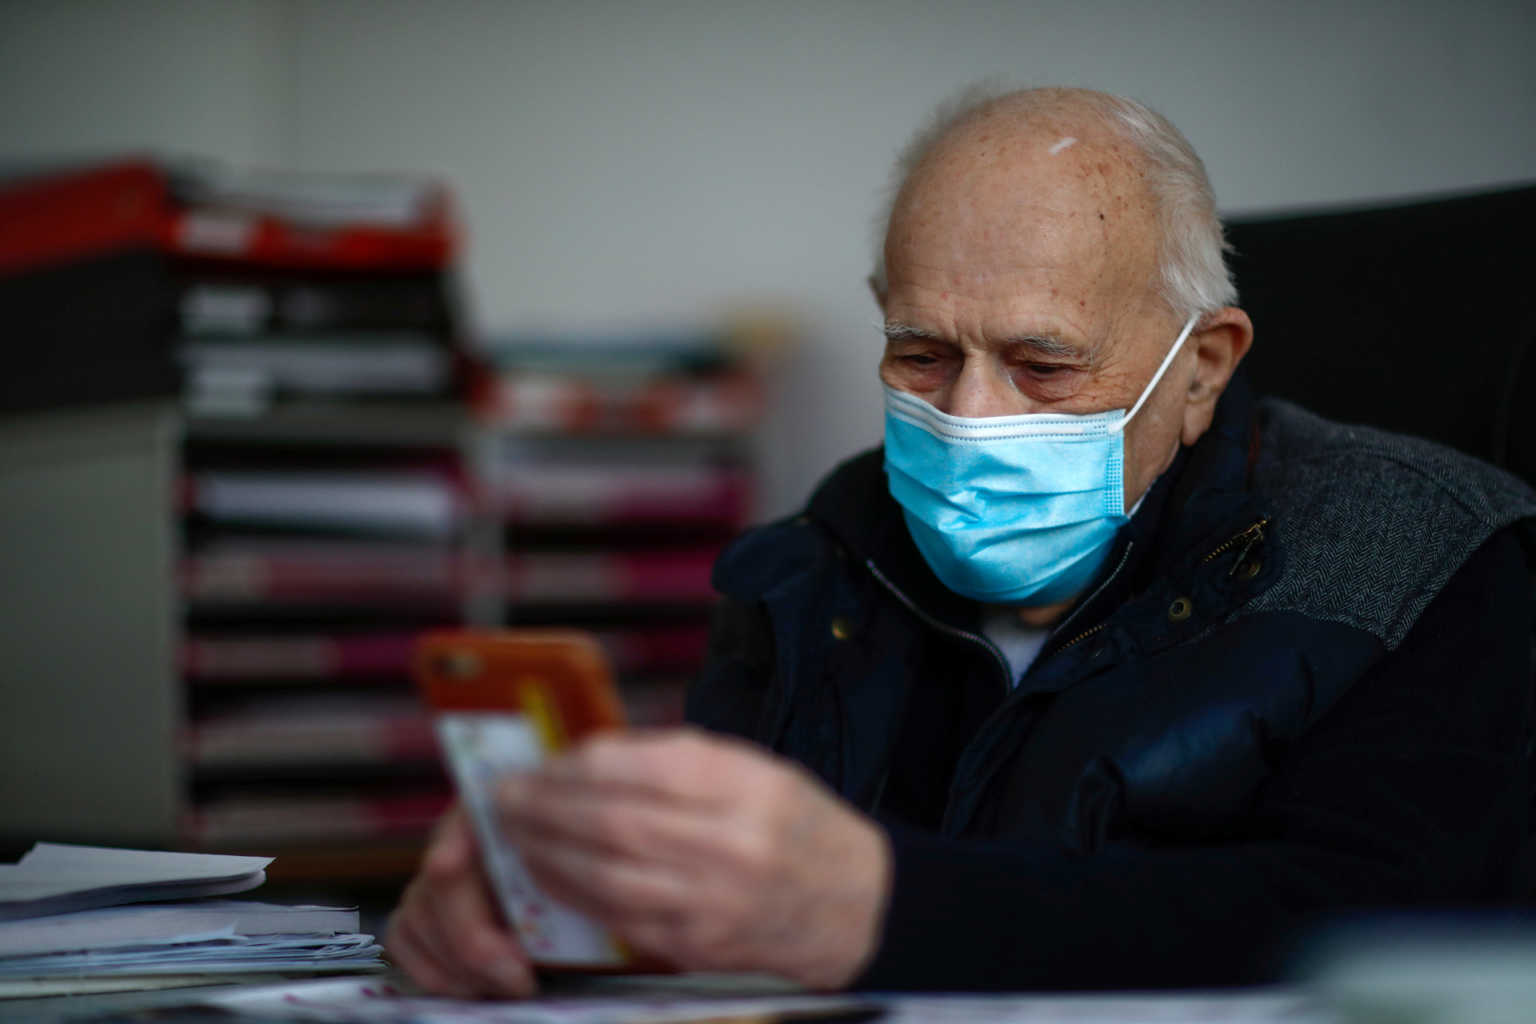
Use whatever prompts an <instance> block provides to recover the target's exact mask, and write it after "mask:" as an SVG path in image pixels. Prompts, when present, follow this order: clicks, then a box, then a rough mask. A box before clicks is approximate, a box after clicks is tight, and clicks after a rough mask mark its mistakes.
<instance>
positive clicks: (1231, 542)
mask: <svg viewBox="0 0 1536 1024" xmlns="http://www.w3.org/2000/svg"><path fill="white" fill-rule="evenodd" d="M1268 525H1269V517H1268V516H1265V517H1264V518H1262V519H1260V520H1259V521H1258V522H1256V523H1254V524H1253V525H1252V526H1250V527H1248V528H1247V529H1246V530H1244V531H1242V532H1241V533H1238V534H1234V535H1233V536H1231V537H1228V538H1227V539H1226V540H1225V541H1223V542H1222V543H1221V544H1219V545H1217V547H1216V549H1215V550H1214V551H1211V552H1210V553H1208V554H1207V555H1206V556H1205V557H1204V558H1202V559H1200V564H1201V565H1205V564H1206V563H1208V562H1210V561H1211V560H1212V559H1214V558H1218V557H1220V556H1221V555H1222V554H1223V553H1224V552H1227V551H1231V550H1232V549H1233V548H1235V547H1237V545H1238V544H1240V543H1241V544H1242V545H1243V550H1242V551H1239V552H1238V554H1237V558H1235V559H1233V561H1232V568H1231V569H1229V570H1227V575H1228V576H1231V575H1232V574H1233V573H1235V572H1237V567H1238V566H1240V565H1242V564H1243V560H1244V559H1245V558H1247V557H1248V552H1250V551H1252V550H1253V546H1254V545H1255V544H1257V543H1259V542H1260V541H1262V540H1263V539H1264V527H1266V526H1268ZM1118 571H1119V570H1118V569H1116V572H1118ZM1110 579H1114V574H1113V573H1112V574H1111V575H1110ZM1105 582H1106V583H1107V582H1108V580H1106V581H1105ZM1100 589H1103V588H1102V587H1101V588H1100ZM1097 596H1098V591H1094V597H1097ZM1089 600H1090V601H1091V600H1093V598H1089ZM1067 621H1068V622H1070V621H1071V617H1070V616H1069V617H1068V619H1067ZM1107 625H1109V621H1108V620H1107V619H1106V620H1105V621H1104V622H1101V623H1099V624H1098V625H1097V626H1093V627H1091V628H1089V629H1086V630H1084V631H1083V632H1081V633H1079V634H1077V636H1074V637H1073V638H1072V639H1071V640H1068V641H1067V642H1066V643H1064V644H1062V645H1061V646H1060V647H1058V648H1056V650H1055V651H1052V652H1051V653H1052V654H1055V653H1056V651H1064V650H1066V649H1067V648H1068V647H1071V646H1072V645H1073V644H1078V643H1082V642H1083V641H1084V640H1087V639H1088V638H1089V637H1091V636H1093V635H1094V634H1095V633H1097V632H1098V631H1099V630H1101V629H1103V628H1104V627H1105V626H1107Z"/></svg>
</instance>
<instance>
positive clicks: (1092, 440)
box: [885, 315, 1198, 605]
mask: <svg viewBox="0 0 1536 1024" xmlns="http://www.w3.org/2000/svg"><path fill="white" fill-rule="evenodd" d="M1197 319H1198V315H1197V316H1192V317H1190V318H1189V320H1188V322H1186V323H1185V324H1184V329H1183V330H1182V331H1180V332H1179V336H1178V339H1177V340H1175V341H1174V343H1173V347H1172V348H1171V349H1169V350H1168V355H1167V356H1165V357H1164V358H1163V362H1162V365H1160V366H1159V367H1158V368H1157V372H1156V373H1154V374H1153V375H1152V379H1151V381H1149V382H1148V383H1147V386H1146V388H1145V389H1143V391H1142V393H1141V397H1140V398H1138V399H1136V403H1135V404H1134V405H1132V406H1131V408H1130V410H1129V411H1128V412H1122V411H1120V410H1110V411H1108V412H1101V413H1093V414H1091V415H1085V416H1078V415H1069V414H1062V413H1030V414H1027V415H1023V416H987V417H982V418H967V417H963V416H950V415H948V414H946V413H942V412H940V411H939V410H937V409H935V408H934V407H933V406H931V405H929V404H928V403H927V402H925V401H923V400H922V399H921V398H918V397H916V396H915V395H909V394H907V393H906V392H904V391H897V390H895V389H893V388H889V387H887V388H886V389H885V471H886V478H887V480H888V481H889V484H890V488H891V496H892V497H894V498H895V499H896V501H897V502H898V503H899V504H900V505H901V507H902V511H903V513H904V515H905V517H906V520H907V529H908V530H909V531H910V532H911V534H912V539H913V540H914V541H915V542H916V543H917V547H918V550H919V551H921V552H922V553H923V557H924V558H925V559H926V560H927V562H928V565H929V566H930V567H931V568H932V569H933V571H934V574H935V575H937V576H938V577H939V579H940V580H942V581H943V582H944V585H945V586H947V587H949V589H951V590H953V591H955V592H956V593H958V594H963V595H965V596H966V597H970V598H973V599H975V600H977V601H984V602H987V603H989V604H1018V605H1027V604H1028V605H1045V604H1054V603H1056V602H1058V601H1065V600H1067V599H1068V598H1071V597H1074V596H1076V595H1077V594H1079V593H1081V592H1082V590H1083V589H1084V588H1085V587H1087V585H1088V584H1089V583H1090V582H1091V581H1092V580H1093V577H1094V576H1095V575H1097V574H1098V572H1099V570H1100V569H1101V568H1102V567H1103V565H1104V560H1105V558H1107V557H1108V556H1109V550H1110V545H1111V544H1112V543H1113V541H1114V538H1115V533H1116V531H1117V530H1119V529H1120V527H1121V526H1122V525H1123V524H1124V523H1125V522H1126V520H1127V518H1128V516H1127V515H1126V511H1125V478H1124V473H1125V425H1126V424H1127V423H1129V422H1130V421H1131V417H1132V416H1135V415H1136V413H1137V412H1138V411H1139V410H1140V409H1141V407H1142V404H1143V403H1145V402H1146V400H1147V397H1148V396H1149V395H1151V394H1152V390H1153V389H1154V388H1155V387H1157V382H1158V381H1159V380H1161V379H1162V376H1163V373H1164V372H1165V371H1166V370H1167V369H1168V366H1169V364H1171V363H1172V362H1173V357H1174V356H1175V355H1177V354H1178V351H1179V348H1180V346H1182V345H1183V344H1184V339H1185V338H1187V337H1189V332H1190V331H1191V330H1192V329H1193V328H1194V326H1195V322H1196V320H1197Z"/></svg>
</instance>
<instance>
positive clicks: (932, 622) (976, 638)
mask: <svg viewBox="0 0 1536 1024" xmlns="http://www.w3.org/2000/svg"><path fill="white" fill-rule="evenodd" d="M864 567H865V568H866V569H868V570H869V571H870V573H872V574H873V575H874V577H875V579H877V580H879V581H880V584H881V585H882V586H883V587H885V589H886V590H889V591H890V592H891V594H892V595H893V596H894V597H895V598H896V600H898V601H900V602H901V603H902V604H903V605H905V606H906V609H907V611H909V612H911V613H912V614H913V615H916V616H917V617H918V618H919V619H922V620H923V622H925V623H927V624H928V625H929V626H932V627H933V628H934V629H936V630H938V631H939V632H940V633H944V634H945V635H947V636H952V637H958V638H959V639H961V640H967V641H969V642H971V643H973V644H980V645H981V646H982V647H985V648H986V649H987V653H989V654H991V655H992V660H993V661H994V662H996V663H997V668H998V671H999V672H1000V673H1001V674H1002V679H1003V695H1004V696H1005V697H1006V696H1007V695H1008V694H1009V693H1011V692H1012V691H1013V670H1012V669H1011V668H1009V667H1008V659H1007V658H1005V657H1003V652H1002V651H1000V650H998V649H997V645H996V644H994V643H993V642H992V641H991V640H988V639H987V638H986V637H984V636H982V635H981V634H980V633H972V632H971V631H969V630H965V629H960V628H958V627H955V626H951V625H949V624H948V623H945V622H940V621H939V620H938V619H936V618H934V617H933V616H932V615H929V614H928V613H927V612H925V611H923V610H922V609H921V608H919V607H918V606H917V602H915V601H913V600H912V599H911V598H910V597H908V596H907V595H906V594H904V593H902V591H901V588H899V587H897V586H896V584H894V583H892V582H891V581H890V580H888V579H886V577H885V573H883V572H881V571H880V569H879V567H878V566H876V565H875V563H874V561H873V560H872V559H866V560H865V562H864Z"/></svg>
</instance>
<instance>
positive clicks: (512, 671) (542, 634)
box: [413, 629, 675, 974]
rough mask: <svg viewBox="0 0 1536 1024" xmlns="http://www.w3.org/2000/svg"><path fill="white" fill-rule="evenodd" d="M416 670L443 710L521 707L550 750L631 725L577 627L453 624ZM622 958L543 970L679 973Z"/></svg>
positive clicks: (430, 638) (595, 648) (427, 642)
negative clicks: (455, 626)
mask: <svg viewBox="0 0 1536 1024" xmlns="http://www.w3.org/2000/svg"><path fill="white" fill-rule="evenodd" d="M413 668H414V675H415V677H416V682H417V685H418V686H419V687H420V689H421V692H422V695H423V696H424V697H425V699H426V702H427V703H428V704H429V705H430V706H431V707H432V709H433V710H434V711H436V712H439V713H445V712H448V713H451V712H475V711H490V712H494V711H515V712H518V713H519V714H521V715H523V716H524V717H525V718H526V719H527V720H528V721H529V722H530V723H531V724H532V725H533V727H534V729H535V732H536V733H537V734H538V735H539V737H540V741H541V745H542V746H543V748H544V749H545V750H546V751H555V750H560V749H563V748H564V747H566V746H568V745H570V744H571V743H572V742H574V741H576V740H578V739H580V738H581V737H582V736H585V735H587V734H589V733H592V732H596V731H599V730H603V729H615V728H619V727H622V726H623V724H624V711H623V705H622V704H620V702H619V698H618V694H617V691H616V690H615V688H614V685H613V676H612V673H611V671H610V670H609V666H608V658H607V656H606V655H605V654H604V652H603V649H602V647H601V646H600V645H599V644H598V643H597V641H596V640H595V639H594V638H593V637H592V636H591V634H589V633H585V632H582V631H581V630H573V629H448V630H436V631H433V632H430V633H426V634H423V635H422V636H421V637H420V638H419V639H418V640H417V643H416V651H415V658H414V666H413ZM620 952H621V954H622V956H623V961H624V962H622V963H618V964H607V965H575V964H562V963H549V962H542V961H538V962H537V963H538V967H539V969H540V970H541V971H545V972H555V973H574V974H632V973H672V972H673V971H674V970H675V968H673V967H672V966H671V965H669V964H666V963H663V962H661V961H658V960H656V959H654V958H651V957H643V956H636V955H635V954H633V953H631V952H629V951H627V950H623V949H622V947H620Z"/></svg>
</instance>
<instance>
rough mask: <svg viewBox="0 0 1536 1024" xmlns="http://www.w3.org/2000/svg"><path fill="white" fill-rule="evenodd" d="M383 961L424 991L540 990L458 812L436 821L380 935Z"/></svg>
mask: <svg viewBox="0 0 1536 1024" xmlns="http://www.w3.org/2000/svg"><path fill="white" fill-rule="evenodd" d="M385 946H386V948H387V950H388V953H389V959H390V960H391V961H392V962H393V963H394V964H395V966H397V967H399V968H400V969H401V970H403V971H404V972H405V973H406V974H407V975H408V976H409V977H410V978H411V980H413V981H414V982H416V983H417V984H418V985H420V986H421V987H422V988H424V989H426V990H427V991H429V992H434V993H437V994H440V995H448V996H456V997H460V998H475V997H487V996H488V997H492V998H520V997H525V996H529V995H532V994H533V993H534V992H535V991H536V990H537V988H538V986H537V983H536V981H535V979H534V975H533V965H532V964H531V963H530V962H529V959H528V955H527V953H526V952H524V950H523V948H522V946H521V945H520V944H519V943H518V941H517V939H516V937H515V936H513V935H512V933H511V932H510V931H509V930H508V928H507V926H506V925H505V924H504V923H503V922H502V919H501V915H500V913H499V912H498V911H497V909H496V905H495V897H494V895H493V894H492V892H491V888H490V884H489V882H488V880H487V878H486V876H485V872H484V870H483V869H482V867H481V865H480V861H479V858H478V856H477V854H476V851H475V839H474V834H473V831H472V827H471V825H470V823H469V819H468V818H467V816H466V815H465V814H464V812H463V810H462V809H461V808H459V807H454V808H452V809H450V810H449V811H448V812H447V813H446V814H445V815H444V816H443V818H442V820H441V821H439V822H438V825H437V829H436V830H435V832H434V834H433V837H432V841H431V843H430V844H429V845H428V847H427V852H426V855H425V856H424V857H423V859H422V864H421V868H420V869H419V870H418V872H417V874H416V877H415V878H413V879H412V880H411V883H410V884H409V885H408V886H407V887H406V890H405V892H404V894H403V895H402V897H401V900H400V906H399V908H398V909H397V910H396V911H395V913H394V915H393V916H392V917H391V918H390V922H389V929H388V931H387V933H386V935H385Z"/></svg>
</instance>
